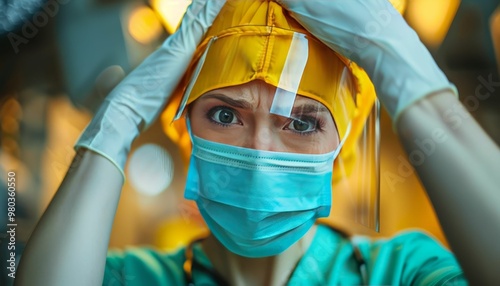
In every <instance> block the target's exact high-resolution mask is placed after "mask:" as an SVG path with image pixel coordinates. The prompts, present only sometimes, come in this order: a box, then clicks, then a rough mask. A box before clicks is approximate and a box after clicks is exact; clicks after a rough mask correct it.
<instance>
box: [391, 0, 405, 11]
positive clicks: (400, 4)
mask: <svg viewBox="0 0 500 286" xmlns="http://www.w3.org/2000/svg"><path fill="white" fill-rule="evenodd" d="M389 1H390V2H391V4H392V6H394V8H396V10H398V11H399V13H401V14H403V13H404V12H405V10H406V6H407V4H408V3H407V2H408V1H407V0H389Z"/></svg>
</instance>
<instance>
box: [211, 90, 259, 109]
mask: <svg viewBox="0 0 500 286" xmlns="http://www.w3.org/2000/svg"><path fill="white" fill-rule="evenodd" d="M204 98H206V99H208V98H215V99H218V100H220V101H224V102H225V103H227V104H229V105H231V106H233V107H236V108H243V109H251V108H252V105H251V104H250V102H248V101H246V100H241V99H240V100H238V99H233V98H230V97H229V96H226V95H223V94H218V93H217V94H207V95H205V96H204Z"/></svg>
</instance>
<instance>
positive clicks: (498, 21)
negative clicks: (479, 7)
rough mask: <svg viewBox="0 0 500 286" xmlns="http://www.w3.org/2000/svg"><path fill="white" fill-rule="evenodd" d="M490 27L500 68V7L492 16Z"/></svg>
mask: <svg viewBox="0 0 500 286" xmlns="http://www.w3.org/2000/svg"><path fill="white" fill-rule="evenodd" d="M490 25H491V38H492V39H493V46H494V47H495V56H496V58H497V65H498V67H500V7H499V8H497V9H496V10H495V12H494V13H493V15H492V16H491V19H490Z"/></svg>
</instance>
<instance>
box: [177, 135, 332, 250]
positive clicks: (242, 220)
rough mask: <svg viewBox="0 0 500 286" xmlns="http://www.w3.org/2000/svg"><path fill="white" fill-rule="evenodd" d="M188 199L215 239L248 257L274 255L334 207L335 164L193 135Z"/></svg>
mask: <svg viewBox="0 0 500 286" xmlns="http://www.w3.org/2000/svg"><path fill="white" fill-rule="evenodd" d="M191 137H192V142H193V151H192V155H191V161H190V164H189V170H188V178H187V184H186V190H185V198H186V199H190V200H194V201H196V203H197V205H198V208H199V210H200V212H201V215H202V216H203V218H204V219H205V222H206V223H207V225H208V227H209V228H210V230H211V232H212V233H213V235H214V236H215V237H216V238H217V239H218V240H219V241H220V242H221V243H222V244H223V245H224V246H225V247H226V248H227V249H229V250H230V251H231V252H233V253H235V254H238V255H240V256H245V257H266V256H274V255H277V254H279V253H282V252H283V251H285V250H286V249H287V248H288V247H290V246H291V245H292V244H294V243H295V242H297V241H298V240H299V239H300V238H301V237H302V236H304V235H305V233H306V232H307V231H308V230H309V229H310V228H311V227H312V225H313V224H314V222H315V221H316V219H317V218H319V217H326V216H328V214H329V213H330V207H331V180H332V170H333V161H334V159H335V157H336V156H337V154H338V151H339V150H340V147H339V148H337V150H336V151H333V152H330V153H326V154H296V153H285V152H271V151H262V150H255V149H249V148H242V147H236V146H232V145H227V144H221V143H216V142H212V141H207V140H204V139H202V138H199V137H196V136H191Z"/></svg>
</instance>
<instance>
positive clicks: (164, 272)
mask: <svg viewBox="0 0 500 286" xmlns="http://www.w3.org/2000/svg"><path fill="white" fill-rule="evenodd" d="M184 260H185V256H184V249H183V248H182V249H179V250H177V251H175V252H170V253H169V252H163V251H160V250H156V249H153V248H149V247H133V248H127V249H125V250H119V251H118V250H110V251H108V256H107V259H106V269H105V273H104V281H103V284H104V285H125V284H126V285H180V284H182V283H183V281H184V271H183V263H184Z"/></svg>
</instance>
